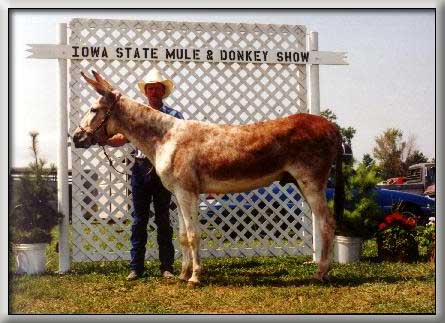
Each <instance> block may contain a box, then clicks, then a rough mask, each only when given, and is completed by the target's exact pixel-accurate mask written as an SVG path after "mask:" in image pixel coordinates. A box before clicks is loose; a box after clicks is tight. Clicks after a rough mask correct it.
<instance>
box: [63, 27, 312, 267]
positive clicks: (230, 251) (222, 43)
mask: <svg viewBox="0 0 445 323" xmlns="http://www.w3.org/2000/svg"><path fill="white" fill-rule="evenodd" d="M69 28H70V37H69V43H70V44H79V45H91V46H94V45H106V46H146V47H195V48H199V47H206V48H214V49H218V48H234V49H253V50H256V49H269V50H295V49H305V48H306V46H305V44H306V30H305V27H304V26H289V25H259V24H221V23H185V22H184V23H183V22H159V21H123V20H96V19H94V20H89V19H74V20H72V21H71V22H70V24H69ZM152 67H157V68H158V69H159V70H161V71H162V73H163V74H164V75H165V76H167V77H170V78H171V79H172V80H173V81H174V83H175V85H176V86H175V90H174V92H173V93H172V95H170V96H169V97H168V98H167V99H166V102H165V103H166V104H167V105H169V106H172V107H174V108H175V109H177V110H179V111H181V112H182V113H183V115H184V117H185V118H186V119H196V120H207V121H210V122H215V123H231V124H244V123H252V122H257V121H261V120H267V119H275V118H278V117H281V116H286V115H289V114H293V113H297V112H307V106H306V98H307V93H306V88H307V87H306V67H305V65H295V64H264V63H262V64H254V63H213V62H178V61H176V62H165V61H133V60H126V61H124V60H122V61H120V60H119V61H118V60H86V59H84V60H71V65H70V73H69V74H70V82H69V88H70V132H71V133H72V131H73V130H74V128H75V127H76V126H77V125H78V123H79V121H80V118H81V116H82V115H83V114H84V113H85V112H86V110H87V109H88V108H89V107H90V106H91V104H92V103H93V102H94V101H95V100H96V99H97V98H98V95H97V94H96V92H95V91H94V90H93V89H92V88H91V87H89V86H86V85H85V82H83V81H82V80H81V76H80V71H89V70H91V69H94V70H96V71H98V72H99V73H100V74H101V75H103V76H104V77H105V78H106V79H107V80H108V81H109V82H110V83H111V84H113V85H114V86H115V87H116V88H119V89H120V90H121V91H122V92H123V93H125V94H126V95H128V96H129V97H132V98H134V99H137V100H140V101H142V102H143V101H145V100H144V98H143V96H142V95H141V93H139V91H138V90H137V87H136V83H137V81H139V80H140V79H142V78H143V77H144V76H145V75H146V74H147V73H148V71H149V70H150V69H151V68H152ZM133 148H134V147H132V146H131V145H130V144H128V145H125V146H123V147H121V148H107V152H108V154H109V155H110V156H111V157H112V160H113V163H114V165H115V167H116V168H117V169H118V170H120V171H122V172H126V173H127V174H130V173H131V170H130V169H131V166H132V164H133V159H132V157H131V156H130V152H131V150H132V149H133ZM72 174H73V184H72V185H73V195H72V196H73V197H72V198H73V201H72V202H73V212H72V214H73V226H72V227H73V242H74V244H73V260H74V261H91V260H93V261H96V260H117V259H129V248H130V242H129V237H130V227H131V211H132V201H131V191H130V188H131V187H130V182H129V176H124V175H121V174H119V173H116V172H115V171H114V170H113V169H112V168H110V167H109V164H108V160H107V159H106V158H105V156H104V154H103V152H102V150H101V149H99V148H90V149H87V150H84V149H75V148H73V147H72ZM274 185H279V184H278V183H275V184H274ZM290 188H292V187H291V185H290V184H287V185H286V186H285V187H284V188H281V189H280V191H281V192H280V193H279V194H276V193H274V192H273V191H272V189H271V187H269V188H266V193H265V194H263V195H259V194H258V191H254V192H251V193H244V194H241V196H243V197H244V199H245V201H243V202H242V203H240V202H238V201H239V196H240V194H231V195H229V196H230V201H227V200H225V199H221V197H215V198H214V199H211V200H207V199H206V198H205V197H204V196H203V197H202V199H201V206H200V213H201V220H202V221H201V222H202V223H201V226H202V230H203V233H202V237H203V240H202V255H203V256H204V257H208V256H226V255H230V256H250V255H255V254H258V255H281V254H291V255H295V254H301V253H303V254H310V253H311V252H312V233H311V231H312V230H311V228H312V224H311V216H310V210H309V209H308V207H307V205H306V204H305V203H304V201H303V200H302V199H300V198H299V196H298V195H297V194H296V193H291V194H290V193H289V192H288V189H290ZM293 188H294V187H293ZM253 194H256V195H259V199H258V200H256V201H254V202H252V198H253ZM267 194H271V195H273V196H275V197H276V199H274V200H272V201H268V199H267V198H266V195H267ZM282 194H284V195H283V196H281V195H282ZM280 197H281V198H280ZM246 205H247V206H248V207H246ZM209 211H213V213H214V215H213V216H211V217H208V216H207V215H208V212H209ZM170 215H171V219H172V222H173V225H174V226H175V228H176V230H175V231H176V232H177V221H176V204H175V200H174V199H173V201H172V205H171V214H170ZM148 230H149V231H150V232H149V241H148V248H147V254H146V257H147V258H149V259H152V258H154V259H157V246H156V234H155V224H154V221H153V218H152V219H151V220H150V222H149V228H148ZM174 244H175V248H176V250H177V252H176V256H179V255H180V251H179V245H178V242H177V240H176V235H175V241H174Z"/></svg>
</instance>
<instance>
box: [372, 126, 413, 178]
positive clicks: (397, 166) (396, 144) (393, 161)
mask: <svg viewBox="0 0 445 323" xmlns="http://www.w3.org/2000/svg"><path fill="white" fill-rule="evenodd" d="M375 141H376V146H375V147H374V149H373V154H374V157H375V158H376V159H377V160H378V161H379V164H378V166H379V170H380V176H381V177H383V178H385V179H386V178H391V177H397V176H400V175H401V173H402V152H403V151H404V149H405V147H406V142H404V141H403V133H402V131H401V130H399V129H395V128H389V129H387V130H385V131H384V132H383V134H382V135H380V136H378V137H376V139H375Z"/></svg>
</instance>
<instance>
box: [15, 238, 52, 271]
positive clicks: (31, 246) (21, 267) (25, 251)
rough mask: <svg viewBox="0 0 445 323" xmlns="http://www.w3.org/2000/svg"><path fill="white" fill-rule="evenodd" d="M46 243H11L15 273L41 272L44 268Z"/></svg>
mask: <svg viewBox="0 0 445 323" xmlns="http://www.w3.org/2000/svg"><path fill="white" fill-rule="evenodd" d="M47 245H48V244H47V243H21V244H16V245H13V247H12V250H13V252H14V256H15V259H16V266H17V269H16V272H17V274H24V273H26V274H29V275H34V274H41V273H43V272H45V270H46V246H47Z"/></svg>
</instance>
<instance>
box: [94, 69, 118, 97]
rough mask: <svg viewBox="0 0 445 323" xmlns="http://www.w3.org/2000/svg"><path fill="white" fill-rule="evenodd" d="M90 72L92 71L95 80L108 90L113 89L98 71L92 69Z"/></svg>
mask: <svg viewBox="0 0 445 323" xmlns="http://www.w3.org/2000/svg"><path fill="white" fill-rule="evenodd" d="M91 72H92V73H93V75H94V78H95V79H96V81H97V82H99V83H101V84H103V85H104V86H105V87H106V88H107V89H108V90H109V91H110V92H111V91H113V90H114V87H113V86H112V85H111V84H110V83H108V82H107V81H106V80H105V79H104V78H103V77H102V76H100V74H99V73H97V72H96V71H94V70H92V71H91Z"/></svg>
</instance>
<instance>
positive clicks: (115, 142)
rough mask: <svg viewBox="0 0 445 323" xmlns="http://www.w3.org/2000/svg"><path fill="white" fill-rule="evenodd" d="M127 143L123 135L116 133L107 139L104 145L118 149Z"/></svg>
mask: <svg viewBox="0 0 445 323" xmlns="http://www.w3.org/2000/svg"><path fill="white" fill-rule="evenodd" d="M127 142H128V140H127V138H125V136H124V135H123V134H121V133H117V134H115V135H114V136H113V137H110V138H108V139H107V141H106V142H105V144H106V145H108V146H111V147H120V146H122V145H125V144H126V143H127Z"/></svg>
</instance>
